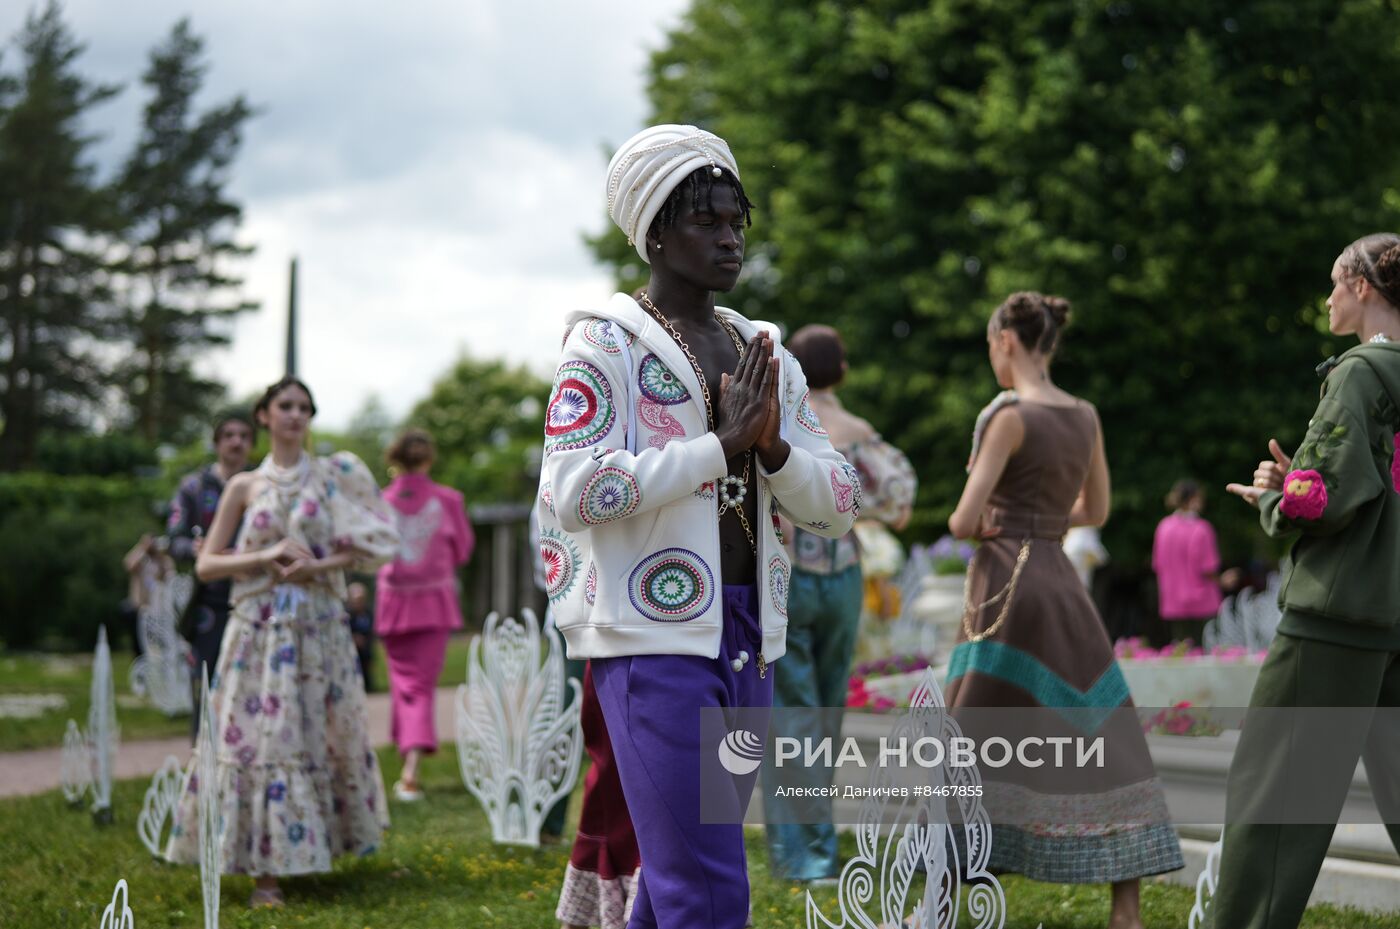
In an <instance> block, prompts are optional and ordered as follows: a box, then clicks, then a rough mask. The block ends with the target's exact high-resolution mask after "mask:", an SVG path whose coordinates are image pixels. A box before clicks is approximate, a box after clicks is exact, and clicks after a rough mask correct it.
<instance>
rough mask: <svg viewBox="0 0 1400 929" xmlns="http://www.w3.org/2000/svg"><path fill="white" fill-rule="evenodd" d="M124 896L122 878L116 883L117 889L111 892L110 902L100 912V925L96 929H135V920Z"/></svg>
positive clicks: (124, 885) (124, 881) (124, 880)
mask: <svg viewBox="0 0 1400 929" xmlns="http://www.w3.org/2000/svg"><path fill="white" fill-rule="evenodd" d="M126 896H127V890H126V879H125V878H123V879H122V880H119V881H117V889H116V890H114V891H112V902H111V903H109V904H107V909H105V910H103V911H102V925H101V926H99V927H98V929H135V927H136V919H135V917H133V916H132V915H131V907H130V906H128V905H127V902H126Z"/></svg>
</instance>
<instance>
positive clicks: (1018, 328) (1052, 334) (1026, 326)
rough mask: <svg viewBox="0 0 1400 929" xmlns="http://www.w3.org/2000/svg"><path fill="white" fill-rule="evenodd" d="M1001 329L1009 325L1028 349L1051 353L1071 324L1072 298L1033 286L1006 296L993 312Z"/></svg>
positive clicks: (998, 327) (993, 316)
mask: <svg viewBox="0 0 1400 929" xmlns="http://www.w3.org/2000/svg"><path fill="white" fill-rule="evenodd" d="M992 324H993V325H994V326H995V327H996V328H997V330H998V331H1000V330H1002V329H1010V330H1011V331H1012V332H1014V333H1016V338H1018V339H1020V340H1021V344H1022V345H1023V346H1025V347H1026V349H1027V350H1033V351H1038V352H1040V353H1042V354H1045V355H1049V354H1052V353H1053V352H1054V351H1055V347H1056V345H1058V344H1059V341H1060V330H1061V329H1064V328H1065V326H1068V325H1069V301H1068V300H1066V299H1065V298H1064V297H1052V296H1048V295H1046V294H1042V293H1037V292H1036V291H1034V290H1023V291H1019V292H1018V293H1014V294H1012V295H1011V296H1009V297H1007V298H1006V300H1005V301H1004V302H1003V303H1002V305H1001V306H999V307H997V309H996V312H995V313H993V314H992Z"/></svg>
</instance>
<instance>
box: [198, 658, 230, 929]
mask: <svg viewBox="0 0 1400 929" xmlns="http://www.w3.org/2000/svg"><path fill="white" fill-rule="evenodd" d="M200 678H201V680H200V688H199V740H198V742H197V743H196V747H195V754H196V755H197V756H198V762H197V763H196V765H195V769H194V771H193V772H192V773H191V775H190V776H191V777H195V778H198V780H197V781H196V782H195V783H196V786H197V788H198V790H199V797H198V807H199V882H200V885H201V889H202V891H203V896H204V929H219V882H220V880H221V879H222V872H223V819H222V814H221V813H220V805H219V775H218V768H217V767H216V765H215V763H214V755H215V753H216V752H217V751H218V745H219V738H218V735H219V733H218V728H217V726H216V724H215V720H214V713H213V709H212V708H211V707H210V705H209V668H208V666H207V665H206V666H204V667H203V668H202V669H201V673H200Z"/></svg>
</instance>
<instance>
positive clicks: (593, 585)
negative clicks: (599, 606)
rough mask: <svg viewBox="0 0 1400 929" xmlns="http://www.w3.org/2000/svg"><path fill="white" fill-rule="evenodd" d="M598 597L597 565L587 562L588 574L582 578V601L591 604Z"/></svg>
mask: <svg viewBox="0 0 1400 929" xmlns="http://www.w3.org/2000/svg"><path fill="white" fill-rule="evenodd" d="M597 599H598V566H597V565H596V564H594V563H593V562H591V561H590V562H589V563H588V576H587V577H585V578H584V579H583V602H584V603H587V604H588V605H589V606H592V605H593V604H594V603H595V602H596V601H597Z"/></svg>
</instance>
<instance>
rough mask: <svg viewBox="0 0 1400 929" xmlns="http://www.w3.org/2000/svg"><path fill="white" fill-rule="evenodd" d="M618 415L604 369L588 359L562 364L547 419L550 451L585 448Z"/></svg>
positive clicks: (597, 440) (610, 427) (609, 426)
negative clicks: (599, 368) (590, 362)
mask: <svg viewBox="0 0 1400 929" xmlns="http://www.w3.org/2000/svg"><path fill="white" fill-rule="evenodd" d="M615 417H616V411H615V410H614V409H613V403H612V388H611V387H610V386H609V385H608V379H607V378H606V377H604V376H603V372H602V371H599V370H598V369H597V368H595V367H594V366H593V365H591V364H589V363H588V362H586V361H566V362H564V364H562V365H560V366H559V373H558V375H556V376H555V379H554V396H553V397H552V398H551V399H550V401H549V408H548V410H546V411H545V420H544V434H545V438H546V441H547V442H548V445H549V450H550V451H552V452H553V451H559V450H560V449H570V448H584V447H585V446H588V445H593V444H595V443H597V442H600V441H602V439H603V436H605V435H607V434H608V432H609V431H610V430H611V429H612V426H613V420H614V418H615Z"/></svg>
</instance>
